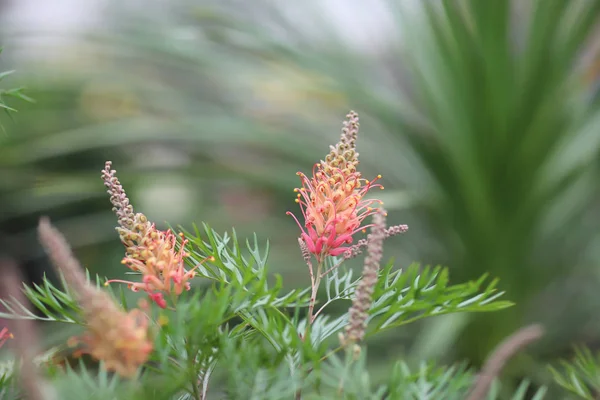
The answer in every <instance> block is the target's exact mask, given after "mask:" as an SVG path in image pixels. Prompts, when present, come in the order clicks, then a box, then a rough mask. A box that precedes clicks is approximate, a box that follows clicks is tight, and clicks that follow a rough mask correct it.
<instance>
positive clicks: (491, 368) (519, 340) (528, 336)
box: [467, 325, 544, 400]
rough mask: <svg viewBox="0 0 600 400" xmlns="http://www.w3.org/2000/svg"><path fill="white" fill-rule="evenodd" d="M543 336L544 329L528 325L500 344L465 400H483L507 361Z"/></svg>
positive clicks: (539, 326)
mask: <svg viewBox="0 0 600 400" xmlns="http://www.w3.org/2000/svg"><path fill="white" fill-rule="evenodd" d="M543 334H544V329H543V328H542V326H541V325H530V326H527V327H525V328H522V329H520V330H518V331H517V332H515V333H513V334H512V335H511V336H509V337H508V338H507V339H505V340H504V341H503V342H502V343H500V344H499V345H498V347H496V350H494V352H493V353H492V355H491V356H490V357H489V358H488V359H487V361H486V362H485V364H484V366H483V369H482V370H481V372H480V373H479V376H478V377H477V380H476V381H475V383H474V384H473V386H472V388H471V390H470V391H469V392H470V394H469V397H468V398H467V400H481V399H483V398H484V397H485V396H486V394H487V391H488V390H489V387H490V385H491V384H492V382H493V381H494V378H496V376H498V374H499V373H500V371H501V370H502V368H504V365H505V364H506V363H507V362H508V360H509V359H510V358H511V357H512V356H513V355H515V354H516V353H517V352H518V351H519V350H521V349H522V348H524V347H525V346H527V345H528V344H530V343H531V342H534V341H536V340H537V339H539V338H540V337H542V335H543Z"/></svg>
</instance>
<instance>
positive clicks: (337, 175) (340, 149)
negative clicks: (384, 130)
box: [288, 111, 383, 263]
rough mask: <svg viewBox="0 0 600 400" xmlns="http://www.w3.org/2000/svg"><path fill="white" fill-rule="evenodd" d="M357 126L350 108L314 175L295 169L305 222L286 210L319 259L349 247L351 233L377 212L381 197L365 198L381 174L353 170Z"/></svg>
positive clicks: (356, 154)
mask: <svg viewBox="0 0 600 400" xmlns="http://www.w3.org/2000/svg"><path fill="white" fill-rule="evenodd" d="M358 128H359V123H358V115H357V114H356V113H355V112H353V111H351V112H350V113H349V114H348V115H347V120H346V121H345V122H344V128H343V129H342V135H341V138H340V141H339V143H337V144H336V145H335V146H331V147H330V149H331V151H330V152H329V154H328V155H327V156H326V157H325V160H324V161H323V160H322V161H321V162H320V163H318V164H316V165H315V166H314V168H313V176H312V177H310V178H309V177H308V176H306V175H304V174H303V173H302V172H298V176H299V177H300V180H301V182H302V187H301V188H298V189H295V192H296V193H298V195H297V198H296V202H297V203H298V204H300V209H301V211H302V216H303V217H304V225H302V224H301V223H300V221H299V220H298V219H297V218H296V217H295V216H294V215H293V214H292V213H290V212H288V214H289V215H291V216H292V217H293V218H294V219H295V220H296V223H297V224H298V226H299V227H300V230H301V231H302V233H301V239H302V240H303V242H304V244H305V245H306V248H307V249H308V251H309V252H310V253H311V254H314V255H315V257H316V259H317V261H318V262H319V263H320V262H321V261H322V260H323V257H325V256H327V255H331V256H337V255H341V254H344V253H345V252H346V251H348V250H349V249H350V248H349V247H348V245H350V244H351V243H352V241H353V236H354V234H355V233H357V232H359V231H362V230H364V229H366V228H367V227H368V225H367V226H362V222H363V220H364V219H365V218H367V217H368V216H369V215H372V214H374V213H376V212H377V210H378V207H379V205H380V204H381V201H380V200H375V199H365V198H364V197H365V195H366V194H367V192H368V191H369V190H371V189H372V188H375V187H379V188H380V189H383V186H381V185H379V184H378V183H376V181H377V180H378V179H380V178H381V176H378V177H377V178H375V179H374V180H373V181H368V180H366V179H363V178H362V177H361V174H360V172H358V171H357V170H356V168H357V166H358V153H357V152H356V149H355V147H356V136H357V134H358Z"/></svg>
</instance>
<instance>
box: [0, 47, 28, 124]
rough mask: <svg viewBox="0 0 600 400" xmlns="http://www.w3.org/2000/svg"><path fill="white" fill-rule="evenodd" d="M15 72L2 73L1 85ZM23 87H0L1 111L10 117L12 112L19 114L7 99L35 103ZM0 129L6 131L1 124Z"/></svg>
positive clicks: (0, 48)
mask: <svg viewBox="0 0 600 400" xmlns="http://www.w3.org/2000/svg"><path fill="white" fill-rule="evenodd" d="M2 50H3V48H2V47H0V54H2ZM14 72H15V71H14V70H12V71H4V72H0V83H2V82H3V81H4V79H6V78H7V77H8V76H10V75H12V74H13V73H14ZM24 89H25V88H23V87H19V88H13V89H4V88H1V87H0V109H2V110H4V112H5V113H6V114H7V115H9V116H10V113H11V112H17V110H16V109H15V108H13V107H11V106H9V105H8V104H7V103H6V100H7V98H15V99H20V100H24V101H27V102H33V99H32V98H30V97H28V96H26V95H25V93H24ZM0 128H2V130H4V126H3V125H2V124H0Z"/></svg>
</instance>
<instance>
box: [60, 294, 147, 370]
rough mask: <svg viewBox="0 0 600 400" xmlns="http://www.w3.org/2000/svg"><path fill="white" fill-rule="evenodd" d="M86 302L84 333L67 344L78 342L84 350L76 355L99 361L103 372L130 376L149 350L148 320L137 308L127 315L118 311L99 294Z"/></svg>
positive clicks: (109, 300) (108, 299) (144, 359)
mask: <svg viewBox="0 0 600 400" xmlns="http://www.w3.org/2000/svg"><path fill="white" fill-rule="evenodd" d="M86 303H87V304H85V308H84V313H85V317H86V328H87V329H86V332H85V333H84V334H83V335H82V336H81V337H80V338H71V340H70V341H69V345H71V346H74V345H77V344H79V343H81V344H83V345H84V347H83V348H82V349H81V350H79V351H78V352H76V355H80V354H84V353H87V354H89V355H91V356H92V357H94V358H95V359H96V360H102V361H103V362H104V365H105V367H106V369H107V370H109V371H115V372H116V373H117V374H119V375H121V376H124V377H129V378H130V377H133V376H134V375H135V374H136V372H137V370H138V369H139V367H140V366H141V365H143V364H144V363H145V362H146V361H147V360H148V358H149V356H150V353H151V352H152V349H153V344H152V341H151V340H150V338H149V337H148V317H147V316H146V315H145V314H144V313H143V312H142V311H141V310H139V309H133V310H131V311H129V312H128V313H126V312H124V311H122V310H120V309H119V308H118V307H117V306H116V305H115V304H114V302H113V301H112V299H110V297H108V295H106V293H104V292H101V291H95V292H93V295H92V296H91V297H90V298H89V299H88V301H87V302H86Z"/></svg>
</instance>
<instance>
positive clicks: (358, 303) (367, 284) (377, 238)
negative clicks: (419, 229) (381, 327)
mask: <svg viewBox="0 0 600 400" xmlns="http://www.w3.org/2000/svg"><path fill="white" fill-rule="evenodd" d="M384 240H385V212H384V211H383V210H379V212H378V213H377V214H375V215H373V225H372V226H371V234H370V235H369V239H368V244H367V257H366V258H365V264H364V267H363V273H362V279H361V281H360V282H359V284H358V287H357V288H356V291H355V293H354V300H353V301H352V306H351V307H350V311H349V314H350V317H349V321H348V325H347V326H346V335H345V337H344V338H343V340H342V342H343V344H346V343H357V342H360V341H362V339H363V338H364V336H365V331H366V328H367V317H368V316H369V309H370V308H371V304H372V303H373V290H374V289H375V284H376V283H377V273H378V272H379V264H380V262H381V258H382V256H383V241H384Z"/></svg>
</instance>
